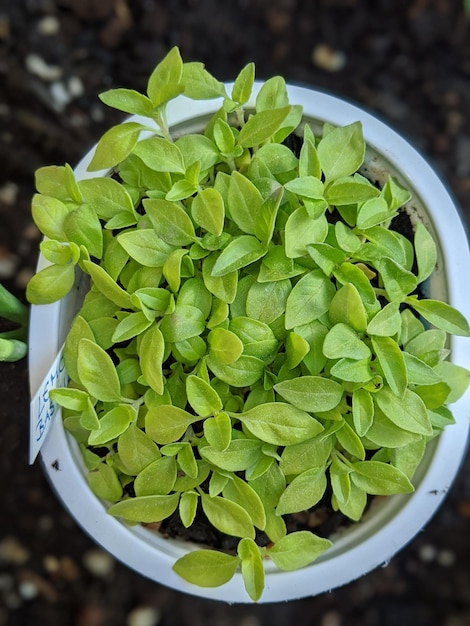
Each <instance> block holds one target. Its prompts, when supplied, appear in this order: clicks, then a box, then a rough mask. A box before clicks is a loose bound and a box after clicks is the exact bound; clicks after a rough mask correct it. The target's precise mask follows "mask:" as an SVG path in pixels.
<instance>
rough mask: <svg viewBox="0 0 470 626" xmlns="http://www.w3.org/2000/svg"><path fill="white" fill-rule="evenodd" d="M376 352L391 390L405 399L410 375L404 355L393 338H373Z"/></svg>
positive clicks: (373, 347) (373, 346)
mask: <svg viewBox="0 0 470 626" xmlns="http://www.w3.org/2000/svg"><path fill="white" fill-rule="evenodd" d="M372 349H373V350H374V352H375V354H376V356H377V358H378V360H379V363H380V367H381V369H382V372H383V374H384V376H385V380H386V381H387V383H388V384H389V385H390V388H391V390H392V391H393V393H394V394H395V395H397V396H398V397H399V398H403V396H404V394H405V391H406V389H407V386H408V375H407V369H406V364H405V359H404V357H403V353H402V351H401V350H400V348H399V346H398V344H397V343H396V341H394V340H393V339H392V338H391V337H372Z"/></svg>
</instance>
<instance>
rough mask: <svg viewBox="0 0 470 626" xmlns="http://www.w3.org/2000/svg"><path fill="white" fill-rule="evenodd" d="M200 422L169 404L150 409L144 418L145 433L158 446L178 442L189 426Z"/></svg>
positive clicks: (197, 417) (195, 417) (196, 417)
mask: <svg viewBox="0 0 470 626" xmlns="http://www.w3.org/2000/svg"><path fill="white" fill-rule="evenodd" d="M199 420H200V417H199V416H198V415H191V413H188V412H187V411H185V410H184V409H181V408H179V407H177V406H172V405H170V404H161V405H159V406H154V407H151V408H150V409H149V410H148V411H147V414H146V416H145V432H146V433H147V435H148V436H149V437H151V438H152V439H153V440H154V441H156V442H157V443H159V444H162V445H163V444H166V443H173V442H174V441H178V439H180V438H181V437H182V436H183V435H184V433H185V432H186V431H187V429H188V428H189V426H190V425H191V424H193V423H194V422H197V421H199Z"/></svg>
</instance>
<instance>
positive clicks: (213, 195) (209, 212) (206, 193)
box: [191, 187, 225, 236]
mask: <svg viewBox="0 0 470 626" xmlns="http://www.w3.org/2000/svg"><path fill="white" fill-rule="evenodd" d="M191 215H192V218H193V220H194V221H195V222H196V224H199V226H201V227H202V228H204V229H205V230H207V231H208V232H209V233H212V234H213V235H216V236H218V235H221V234H222V231H223V227H224V218H225V208H224V200H223V198H222V196H221V194H220V193H219V192H218V191H217V189H214V188H212V187H207V188H206V189H203V190H201V191H200V192H199V193H198V194H197V196H196V197H195V198H194V200H193V202H192V204H191Z"/></svg>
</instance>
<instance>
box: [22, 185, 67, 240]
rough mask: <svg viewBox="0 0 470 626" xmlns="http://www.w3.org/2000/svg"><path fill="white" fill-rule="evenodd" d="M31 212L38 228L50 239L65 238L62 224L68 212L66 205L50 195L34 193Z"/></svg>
mask: <svg viewBox="0 0 470 626" xmlns="http://www.w3.org/2000/svg"><path fill="white" fill-rule="evenodd" d="M31 213H32V216H33V220H34V223H35V224H36V226H37V227H38V228H39V230H40V231H41V232H42V233H43V234H44V235H45V236H46V237H49V238H50V239H56V240H58V241H65V240H66V239H67V237H66V235H65V233H64V229H63V225H64V221H65V218H66V217H67V215H68V213H69V209H68V208H67V207H66V205H65V204H64V203H63V202H61V201H60V200H58V199H57V198H53V197H51V196H46V195H42V194H35V195H34V196H33V198H32V201H31Z"/></svg>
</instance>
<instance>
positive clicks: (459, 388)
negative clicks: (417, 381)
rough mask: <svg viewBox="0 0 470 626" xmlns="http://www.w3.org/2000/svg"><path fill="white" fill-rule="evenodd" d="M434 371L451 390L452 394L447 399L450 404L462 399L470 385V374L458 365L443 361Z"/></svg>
mask: <svg viewBox="0 0 470 626" xmlns="http://www.w3.org/2000/svg"><path fill="white" fill-rule="evenodd" d="M434 371H435V374H436V375H439V376H440V377H442V379H443V381H444V382H445V383H446V384H447V385H448V386H449V388H450V394H449V396H448V398H447V402H448V403H449V404H451V403H452V402H456V401H457V400H458V399H459V398H461V397H462V395H463V394H464V393H465V391H466V390H467V388H468V386H469V384H470V372H469V371H468V370H467V369H466V368H465V367H462V366H460V365H457V364H456V363H451V362H450V361H442V362H441V363H439V364H438V365H437V366H436V367H435V370H434ZM428 384H429V383H428Z"/></svg>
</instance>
